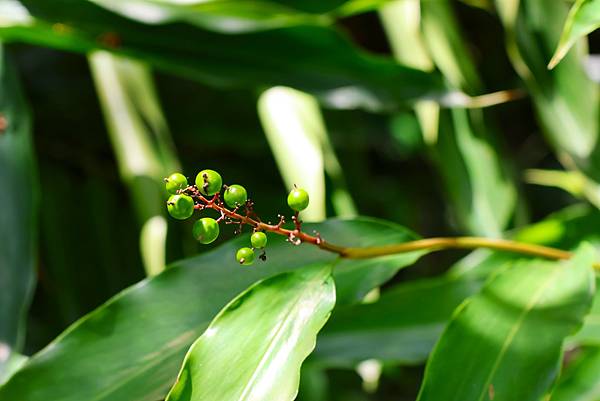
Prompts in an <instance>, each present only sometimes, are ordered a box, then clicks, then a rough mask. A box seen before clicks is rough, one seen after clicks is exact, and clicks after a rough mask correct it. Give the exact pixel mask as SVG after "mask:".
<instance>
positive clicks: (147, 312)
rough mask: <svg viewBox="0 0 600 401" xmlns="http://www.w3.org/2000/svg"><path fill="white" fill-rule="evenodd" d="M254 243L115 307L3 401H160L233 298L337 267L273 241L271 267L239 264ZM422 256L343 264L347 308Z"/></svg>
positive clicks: (349, 241) (364, 238) (374, 225)
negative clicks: (280, 278)
mask: <svg viewBox="0 0 600 401" xmlns="http://www.w3.org/2000/svg"><path fill="white" fill-rule="evenodd" d="M312 230H317V231H319V232H320V233H321V235H322V237H323V238H324V239H326V240H328V241H331V242H333V243H339V244H342V245H349V246H350V245H355V246H358V245H361V246H368V245H375V244H386V243H387V244H390V243H394V242H403V241H408V240H410V239H414V238H415V235H414V234H412V233H411V232H409V231H408V230H406V229H404V228H402V227H400V226H397V225H394V224H390V223H386V222H382V221H378V220H374V219H366V218H361V219H356V220H347V221H343V220H329V221H326V222H324V223H322V224H307V225H306V231H308V232H310V231H312ZM247 243H248V238H247V237H246V236H244V237H242V238H239V239H236V240H234V241H230V242H227V243H225V244H224V245H222V246H221V247H219V248H217V249H215V250H214V251H212V252H208V253H205V254H202V255H199V256H197V257H194V258H192V259H188V260H185V261H182V262H179V263H176V264H175V265H173V266H171V268H169V269H167V270H166V271H165V272H163V273H161V274H159V275H158V276H155V277H153V278H151V279H147V280H145V281H142V282H141V283H139V284H137V285H135V286H133V287H130V288H129V289H127V290H125V291H124V292H122V293H121V294H119V295H117V296H116V297H114V298H113V299H111V300H109V301H108V302H107V303H106V304H105V305H103V306H101V307H99V308H98V309H96V310H95V311H93V312H92V313H90V314H89V315H87V316H85V317H84V318H83V319H81V320H79V321H78V322H76V323H75V324H74V325H72V326H71V327H70V328H68V329H67V330H66V331H65V332H64V333H63V334H62V335H61V336H60V337H58V338H57V339H56V340H55V341H54V342H52V343H51V344H50V345H49V346H48V347H46V348H45V349H43V350H42V351H41V352H39V353H38V354H36V355H34V356H33V357H32V358H31V359H30V360H29V362H28V363H27V364H25V366H24V367H23V368H22V369H21V370H20V371H18V372H17V373H16V374H15V375H14V376H13V377H12V378H11V379H10V380H9V381H8V382H7V383H6V384H5V385H4V386H3V387H1V388H0V400H4V399H7V400H14V399H26V400H27V401H47V400H53V401H81V400H95V401H103V400H110V401H131V400H133V399H134V400H137V401H156V400H157V399H160V398H161V397H164V396H165V394H166V392H167V390H168V388H169V387H170V385H172V383H173V381H174V380H175V376H176V374H177V370H178V368H179V366H180V364H181V360H182V358H183V355H184V353H185V350H186V349H187V348H188V347H189V346H190V344H191V343H192V342H193V341H194V340H195V339H196V338H197V337H198V336H199V335H200V334H201V333H202V332H203V331H204V330H205V329H206V327H207V325H208V323H209V322H210V321H211V320H212V319H213V318H214V316H215V315H216V314H217V312H218V311H219V310H220V309H222V308H223V306H224V305H225V304H227V302H229V301H230V300H231V299H232V298H233V297H234V296H236V295H237V294H239V293H240V292H241V291H243V290H244V289H245V288H247V287H248V286H249V285H251V284H252V283H254V282H256V281H257V280H260V279H262V278H265V277H269V276H272V275H274V274H277V273H282V272H286V271H293V270H295V269H298V268H301V267H304V266H307V265H310V264H313V263H319V262H322V263H324V262H332V261H334V260H335V259H336V255H334V254H331V253H328V252H325V251H322V250H320V249H318V248H317V247H315V246H312V245H306V244H305V245H301V246H297V247H296V246H292V245H290V244H289V243H287V242H285V239H284V238H282V237H280V236H273V235H271V236H270V238H269V247H268V250H267V261H266V262H265V263H258V262H257V263H255V265H253V266H252V267H251V268H243V267H240V265H239V264H238V263H237V262H236V261H235V257H234V255H235V251H236V250H237V249H238V248H239V247H240V246H242V244H247ZM422 254H423V253H422V252H419V253H411V254H404V255H396V256H388V257H383V258H377V259H372V260H359V261H353V260H341V261H339V262H338V263H337V264H336V270H335V272H334V279H335V283H336V292H337V302H338V304H347V303H350V302H356V301H359V300H360V299H362V298H363V297H364V295H365V294H366V293H367V292H368V291H369V290H371V289H372V288H373V287H375V286H378V285H381V284H382V283H384V282H385V281H387V280H388V279H389V278H391V277H392V276H393V275H394V274H395V273H396V272H397V271H398V269H400V268H401V267H403V266H407V265H410V264H412V263H414V262H415V261H416V260H417V259H418V257H419V256H420V255H422ZM91 356H94V357H91ZM96 357H97V358H99V359H97V358H96Z"/></svg>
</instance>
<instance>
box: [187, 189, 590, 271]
mask: <svg viewBox="0 0 600 401" xmlns="http://www.w3.org/2000/svg"><path fill="white" fill-rule="evenodd" d="M184 192H186V193H188V194H190V196H192V197H193V198H195V199H196V200H198V201H199V202H200V203H199V204H197V205H195V208H196V209H207V208H208V209H214V210H216V211H218V212H219V213H221V215H224V216H226V217H228V218H229V219H231V220H232V221H234V222H237V223H240V224H246V225H249V226H250V227H252V228H254V229H255V230H260V231H268V232H272V233H275V234H279V235H283V236H285V237H287V238H288V240H289V241H290V242H291V243H294V244H300V243H302V242H305V243H309V244H313V245H316V246H318V247H319V248H321V249H323V250H325V251H328V252H333V253H337V254H338V255H340V256H341V257H342V258H347V259H368V258H374V257H378V256H387V255H395V254H399V253H407V252H415V251H421V250H428V251H441V250H445V249H478V248H487V249H491V250H496V251H504V252H512V253H518V254H523V255H528V256H535V257H541V258H546V259H552V260H565V259H569V258H571V257H572V256H573V254H572V253H571V252H568V251H564V250H561V249H556V248H551V247H547V246H542V245H535V244H526V243H523V242H518V241H511V240H506V239H497V238H485V237H434V238H426V239H419V240H414V241H408V242H403V243H399V244H392V245H383V246H373V247H344V246H339V245H335V244H332V243H330V242H328V241H325V240H324V239H322V238H321V237H320V236H319V235H314V236H313V235H310V234H307V233H305V232H303V231H301V230H300V229H299V225H298V224H296V225H295V227H296V228H295V229H293V230H290V229H286V228H284V227H283V224H284V223H285V220H284V218H283V217H280V221H279V222H278V223H277V224H267V223H263V222H262V221H260V220H258V219H254V218H252V217H250V216H248V215H242V214H239V213H238V209H239V208H235V209H234V210H229V209H227V208H226V207H225V206H224V205H223V203H222V202H221V200H220V197H219V194H218V193H217V194H216V195H214V196H213V197H212V198H211V199H207V198H206V197H204V196H203V195H202V194H201V193H200V192H199V191H198V190H197V189H196V188H195V187H194V186H189V187H187V188H186V189H185V190H184ZM594 269H596V270H599V271H600V263H594Z"/></svg>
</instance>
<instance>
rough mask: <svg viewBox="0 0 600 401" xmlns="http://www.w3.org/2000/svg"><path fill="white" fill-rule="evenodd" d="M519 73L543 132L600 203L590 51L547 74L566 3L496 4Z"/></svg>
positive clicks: (499, 0)
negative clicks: (588, 72)
mask: <svg viewBox="0 0 600 401" xmlns="http://www.w3.org/2000/svg"><path fill="white" fill-rule="evenodd" d="M496 6H497V9H498V13H499V15H500V17H501V20H502V23H503V24H504V28H505V30H506V42H507V43H506V46H507V51H508V55H509V56H510V58H511V61H512V64H513V66H514V67H515V70H516V71H517V72H518V73H519V75H520V76H521V78H522V79H523V80H524V82H525V84H526V85H527V88H528V90H529V92H530V94H531V97H532V101H533V103H534V106H535V109H536V112H537V114H538V116H539V119H540V122H541V125H542V128H543V130H544V133H545V135H546V137H547V138H548V140H549V142H550V143H551V144H552V145H553V146H554V148H555V151H556V153H557V154H558V155H559V158H560V160H561V161H562V162H563V163H564V164H565V165H566V166H567V167H570V168H575V167H576V168H578V169H580V170H582V171H583V172H584V173H585V174H586V175H587V176H588V177H590V178H591V179H592V180H594V181H595V183H596V185H591V186H590V189H589V190H587V191H586V195H587V196H588V197H589V198H590V200H591V201H592V202H594V203H595V204H596V205H599V204H600V190H599V189H598V184H597V183H598V182H600V151H599V149H600V148H599V147H598V116H599V105H600V104H599V102H598V100H599V97H598V86H597V85H596V84H594V83H593V82H592V81H591V80H590V79H589V78H588V76H587V75H586V73H585V71H584V69H583V57H584V56H585V52H584V51H583V49H579V50H581V51H572V52H570V53H569V54H568V55H567V56H566V57H565V58H564V59H563V61H562V62H561V63H560V64H559V65H558V66H556V68H554V69H553V70H551V71H550V70H548V69H547V64H548V62H549V61H550V58H551V56H552V53H551V52H552V50H553V49H554V48H555V47H556V44H557V43H558V40H559V35H560V30H561V27H562V24H563V22H564V21H565V19H566V16H567V11H568V10H567V8H566V4H565V3H564V2H562V1H545V0H520V1H515V0H496Z"/></svg>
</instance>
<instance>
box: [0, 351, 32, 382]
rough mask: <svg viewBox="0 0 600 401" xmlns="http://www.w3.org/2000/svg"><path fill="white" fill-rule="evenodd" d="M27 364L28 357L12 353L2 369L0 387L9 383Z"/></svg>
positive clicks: (0, 371) (0, 370)
mask: <svg viewBox="0 0 600 401" xmlns="http://www.w3.org/2000/svg"><path fill="white" fill-rule="evenodd" d="M25 362H27V357H26V356H24V355H21V354H17V353H14V352H11V353H10V354H9V356H8V358H7V359H6V361H5V363H3V365H2V369H0V385H2V384H3V383H4V382H5V381H7V380H8V379H9V378H10V377H11V376H12V375H13V374H14V373H15V372H16V371H17V370H19V369H20V368H21V366H23V364H25Z"/></svg>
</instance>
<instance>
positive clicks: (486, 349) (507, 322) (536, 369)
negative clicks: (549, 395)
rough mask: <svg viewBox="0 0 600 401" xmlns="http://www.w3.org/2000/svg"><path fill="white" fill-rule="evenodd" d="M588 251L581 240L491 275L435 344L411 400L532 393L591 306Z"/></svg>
mask: <svg viewBox="0 0 600 401" xmlns="http://www.w3.org/2000/svg"><path fill="white" fill-rule="evenodd" d="M595 258H596V254H595V252H594V250H593V248H592V247H591V246H589V245H587V246H583V247H582V249H581V250H580V251H578V253H577V254H576V256H575V257H574V258H573V259H571V260H570V261H568V262H547V261H540V260H533V261H528V262H520V263H515V264H513V265H512V266H510V267H509V268H507V269H506V270H504V271H502V272H500V273H498V274H497V275H495V276H494V277H492V278H491V279H490V280H489V282H488V283H487V284H486V285H485V286H484V288H483V289H482V291H481V293H479V294H478V295H475V296H474V297H473V298H471V299H469V300H468V301H466V302H465V303H464V304H463V305H462V306H461V307H460V308H459V309H458V311H457V312H456V313H455V315H454V317H453V318H452V320H451V321H450V323H449V325H448V327H447V328H446V330H445V332H444V334H443V335H442V337H441V338H440V340H439V342H438V343H437V344H436V347H435V349H434V351H433V354H432V356H431V357H430V359H429V361H428V363H427V368H426V371H425V378H424V380H423V384H422V387H421V391H420V394H419V398H418V400H419V401H426V400H448V401H451V400H457V401H458V400H460V401H469V400H474V401H475V400H485V399H493V400H496V401H505V400H506V401H508V400H522V401H528V400H531V401H534V400H535V401H537V400H539V399H540V398H541V397H542V396H543V395H544V394H545V392H546V391H548V389H549V388H550V386H551V385H552V383H553V382H554V380H556V378H557V376H558V369H559V361H560V358H561V356H562V343H563V341H564V339H565V338H566V337H567V336H568V335H570V334H572V333H573V332H575V331H576V330H577V329H578V328H579V327H580V326H581V324H582V323H583V318H584V316H585V315H586V314H587V313H588V311H589V308H590V306H591V302H592V298H593V292H594V287H595V285H594V284H595V282H594V272H593V269H592V266H591V265H592V262H593V261H594V260H595Z"/></svg>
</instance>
